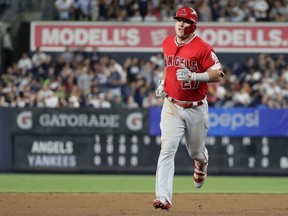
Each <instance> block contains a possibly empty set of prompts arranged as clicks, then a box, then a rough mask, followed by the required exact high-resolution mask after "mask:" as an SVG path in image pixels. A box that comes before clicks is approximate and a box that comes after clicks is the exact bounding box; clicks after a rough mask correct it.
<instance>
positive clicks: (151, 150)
mask: <svg viewBox="0 0 288 216" xmlns="http://www.w3.org/2000/svg"><path fill="white" fill-rule="evenodd" d="M160 143H161V141H160V137H150V136H148V135H124V134H123V135H121V134H120V135H95V136H94V145H93V149H94V159H93V164H94V166H95V167H96V168H101V169H102V168H103V167H106V168H107V170H109V169H111V168H112V169H113V168H115V167H118V171H119V170H123V171H128V170H131V171H133V170H134V171H136V172H137V171H140V172H141V171H143V170H145V171H151V170H154V169H155V164H156V162H157V159H158V154H159V150H160ZM155 150H156V151H155Z"/></svg>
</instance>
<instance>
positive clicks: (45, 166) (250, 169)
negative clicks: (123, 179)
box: [0, 107, 288, 175]
mask: <svg viewBox="0 0 288 216" xmlns="http://www.w3.org/2000/svg"><path fill="white" fill-rule="evenodd" d="M0 110H1V113H2V114H1V115H0V116H1V120H2V119H3V117H4V116H5V119H6V120H8V119H10V120H11V125H10V126H9V124H8V125H7V124H6V123H5V122H4V121H1V128H2V130H1V131H2V134H5V136H1V142H0V152H1V155H2V157H1V170H2V171H3V170H6V171H7V170H9V171H14V172H69V173H80V172H86V173H87V172H92V173H150V174H152V173H154V172H155V168H156V163H157V158H158V154H159V150H160V143H161V142H160V129H159V121H160V119H159V117H160V112H161V108H159V107H154V108H150V109H48V108H46V109H40V108H29V109H28V108H27V109H26V108H25V109H23V108H21V109H16V108H11V110H10V111H7V108H6V109H4V114H3V109H0ZM267 116H270V117H271V118H267ZM5 137H6V138H5ZM9 142H10V143H9ZM206 145H207V148H208V150H209V151H210V152H211V154H210V166H209V172H210V173H211V174H217V175H218V174H242V175H243V174H244V175H245V174H250V175H251V174H259V175H287V174H288V172H287V171H288V111H287V110H270V109H265V110H258V109H239V108H238V109H236V108H235V109H218V108H211V109H210V130H209V134H208V137H207V140H206ZM192 171H193V166H192V165H191V160H190V159H189V156H188V154H187V151H186V147H185V140H184V139H183V140H182V141H181V144H180V146H179V149H178V154H177V156H176V172H177V173H182V174H188V173H191V172H192Z"/></svg>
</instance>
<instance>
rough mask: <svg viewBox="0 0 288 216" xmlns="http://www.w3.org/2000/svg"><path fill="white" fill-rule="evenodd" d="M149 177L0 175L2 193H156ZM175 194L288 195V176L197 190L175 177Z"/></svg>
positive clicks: (223, 181)
mask: <svg viewBox="0 0 288 216" xmlns="http://www.w3.org/2000/svg"><path fill="white" fill-rule="evenodd" d="M154 188H155V177H154V176H149V175H96V174H95V175H92V174H91V175H75V174H71V175H64V174H44V175H42V174H34V175H33V174H0V193H154ZM174 193H256V194H259V193H263V194H288V177H226V176H221V177H218V176H209V177H208V179H207V182H206V183H205V185H204V186H203V188H201V189H195V188H194V186H193V182H192V178H191V176H175V178H174Z"/></svg>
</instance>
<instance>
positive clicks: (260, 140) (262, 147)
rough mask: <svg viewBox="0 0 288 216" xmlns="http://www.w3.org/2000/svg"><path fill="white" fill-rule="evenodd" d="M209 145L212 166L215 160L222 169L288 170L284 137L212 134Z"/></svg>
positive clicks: (252, 171)
mask: <svg viewBox="0 0 288 216" xmlns="http://www.w3.org/2000/svg"><path fill="white" fill-rule="evenodd" d="M213 140H214V141H213ZM213 142H214V143H215V144H213ZM211 143H212V144H213V145H211ZM215 145H217V146H215ZM207 148H208V150H209V152H210V159H211V162H210V164H209V166H211V167H213V166H214V165H213V164H214V163H215V164H216V166H217V167H218V169H220V170H221V171H222V172H227V173H243V174H249V173H254V174H257V173H260V174H265V173H271V174H272V173H273V174H277V173H279V174H283V173H287V174H288V143H287V139H285V138H268V137H210V138H208V139H207ZM214 151H215V152H214ZM214 154H215V156H214ZM214 157H215V160H214ZM221 157H222V158H221ZM219 167H220V168H219ZM209 168H210V167H209Z"/></svg>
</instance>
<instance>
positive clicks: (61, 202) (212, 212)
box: [0, 194, 288, 216]
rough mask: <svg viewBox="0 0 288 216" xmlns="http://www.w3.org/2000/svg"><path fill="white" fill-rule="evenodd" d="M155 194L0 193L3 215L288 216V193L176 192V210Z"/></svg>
mask: <svg viewBox="0 0 288 216" xmlns="http://www.w3.org/2000/svg"><path fill="white" fill-rule="evenodd" d="M153 199H154V195H153V194H0V215H1V216H28V215H29V216H46V215H50V216H58V215H59V216H72V215H73V216H76V215H77V216H108V215H109V216H117V215H118V216H119V215H131V216H154V215H157V216H158V215H160V216H162V215H169V216H176V215H177V216H186V215H187V216H188V215H189V216H190V215H201V216H205V215H209V216H217V215H221V216H223V215H228V216H230V215H241V216H242V215H253V216H254V215H261V216H263V215H267V216H268V215H269V216H270V215H273V216H275V215H288V195H237V194H233V195H223V194H221V195H220V194H217V195H215V194H214V195H213V194H209V195H204V194H202V195H199V194H197V195H196V194H194V195H193V194H185V195H183V194H181V195H180V194H175V195H174V197H173V206H172V209H171V210H170V211H169V212H168V211H163V210H159V209H157V210H156V209H154V208H153V206H152V200H153Z"/></svg>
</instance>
